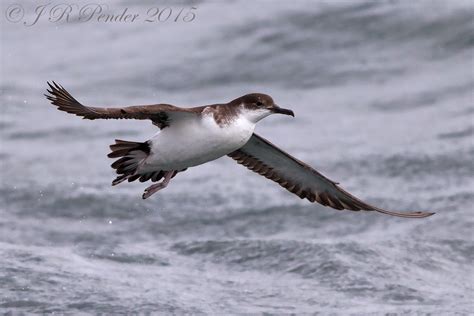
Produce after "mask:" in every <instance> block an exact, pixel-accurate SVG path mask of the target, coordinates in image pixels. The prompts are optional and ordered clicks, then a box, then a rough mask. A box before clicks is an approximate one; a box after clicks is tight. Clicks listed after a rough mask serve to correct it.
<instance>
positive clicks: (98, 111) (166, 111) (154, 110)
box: [45, 81, 203, 128]
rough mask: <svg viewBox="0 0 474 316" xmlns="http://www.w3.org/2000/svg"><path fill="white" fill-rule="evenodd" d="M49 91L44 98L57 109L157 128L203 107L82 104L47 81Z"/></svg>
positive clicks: (198, 112)
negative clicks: (124, 120)
mask: <svg viewBox="0 0 474 316" xmlns="http://www.w3.org/2000/svg"><path fill="white" fill-rule="evenodd" d="M48 85H49V88H50V89H48V90H47V91H48V93H49V95H48V94H45V96H46V98H48V100H50V101H51V103H52V104H54V105H55V106H57V107H58V110H60V111H64V112H68V113H71V114H75V115H77V116H81V117H82V118H84V119H89V120H95V119H136V120H151V121H153V124H155V125H156V126H158V127H159V128H165V127H167V126H169V124H170V122H171V121H173V120H175V119H179V118H181V117H185V116H187V115H199V114H200V113H201V111H202V108H203V107H197V108H180V107H177V106H173V105H170V104H152V105H135V106H127V107H117V108H99V107H91V106H85V105H82V104H81V103H80V102H79V101H77V100H76V99H75V98H74V97H73V96H72V95H71V94H69V92H67V91H66V89H64V88H63V87H62V86H60V85H58V84H57V83H55V82H54V81H53V83H52V84H50V83H49V82H48Z"/></svg>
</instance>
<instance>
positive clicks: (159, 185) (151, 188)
mask: <svg viewBox="0 0 474 316" xmlns="http://www.w3.org/2000/svg"><path fill="white" fill-rule="evenodd" d="M165 187H166V186H165V185H163V183H157V184H153V185H150V186H149V187H148V188H146V189H145V191H144V192H143V195H142V198H143V199H146V198H149V197H150V196H152V195H153V194H155V193H156V192H158V191H160V190H161V189H164V188H165Z"/></svg>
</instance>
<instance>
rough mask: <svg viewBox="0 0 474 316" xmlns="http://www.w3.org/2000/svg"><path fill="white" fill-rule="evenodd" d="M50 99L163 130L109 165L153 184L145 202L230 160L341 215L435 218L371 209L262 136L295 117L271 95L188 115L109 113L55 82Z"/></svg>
mask: <svg viewBox="0 0 474 316" xmlns="http://www.w3.org/2000/svg"><path fill="white" fill-rule="evenodd" d="M48 85H49V88H50V89H48V90H47V91H48V93H49V95H48V94H45V96H46V97H47V98H48V99H49V100H50V101H51V103H52V104H53V105H55V106H57V108H58V110H60V111H65V112H68V113H71V114H75V115H77V116H81V117H82V118H83V119H89V120H95V119H137V120H151V121H152V123H153V124H154V125H156V126H157V127H158V128H160V129H161V131H159V132H158V133H157V134H155V135H154V136H153V137H152V138H151V139H149V140H147V141H145V142H133V141H125V140H120V139H116V140H115V143H114V144H112V145H110V149H111V150H112V152H111V153H109V154H108V157H109V158H118V159H117V160H116V161H115V162H114V163H112V168H113V169H115V170H116V172H117V174H118V176H117V178H116V179H115V180H113V182H112V185H117V184H119V183H121V182H123V181H125V180H127V181H128V182H132V181H135V180H139V181H140V182H145V181H148V180H151V181H152V182H158V181H159V180H161V179H163V180H162V181H161V182H158V183H155V184H153V185H151V186H149V187H148V188H146V189H145V192H144V193H143V196H142V197H143V199H146V198H148V197H150V196H151V195H152V194H154V193H156V192H157V191H159V190H161V189H164V188H165V187H166V186H167V185H168V184H169V182H170V180H171V179H172V178H173V177H174V176H176V174H177V173H179V172H182V171H184V170H186V169H187V168H189V167H194V166H197V165H201V164H203V163H206V162H209V161H212V160H215V159H217V158H220V157H222V156H225V155H227V156H229V157H231V158H232V159H234V160H235V161H237V163H239V164H242V165H244V166H245V167H247V168H248V169H250V170H252V171H254V172H256V173H258V174H260V175H262V176H264V177H266V178H268V179H270V180H273V181H275V182H276V183H278V184H279V185H280V186H282V187H284V188H285V189H287V190H288V191H290V192H291V193H294V194H296V195H297V196H299V197H300V198H302V199H305V198H306V199H307V200H309V201H310V202H318V203H320V204H322V205H325V206H329V207H332V208H334V209H337V210H350V211H376V212H379V213H383V214H387V215H393V216H398V217H408V218H422V217H427V216H430V215H433V214H434V213H429V212H393V211H388V210H385V209H382V208H379V207H376V206H373V205H371V204H369V203H366V202H364V201H362V200H360V199H358V198H357V197H355V196H353V195H352V194H350V193H349V192H347V191H345V190H344V189H342V188H341V187H340V186H339V185H338V183H337V182H334V181H332V180H330V179H328V178H326V177H325V176H324V175H322V174H321V173H319V172H318V171H316V170H315V169H313V168H312V167H310V166H309V165H307V164H306V163H304V162H302V161H300V160H298V159H296V158H294V157H293V156H291V155H290V154H288V153H286V152H285V151H283V150H281V149H279V148H278V147H276V146H275V145H273V144H272V143H271V142H269V141H268V140H266V139H265V138H263V137H261V136H259V135H257V134H255V133H254V129H255V125H256V124H257V122H258V121H260V120H261V119H263V118H265V117H267V116H268V115H270V114H275V113H278V114H285V115H291V116H294V114H293V111H291V110H288V109H284V108H281V107H279V106H278V105H276V104H275V103H274V102H273V99H272V98H271V97H270V96H269V95H266V94H262V93H251V94H247V95H244V96H241V97H240V98H237V99H235V100H232V101H230V102H229V103H223V104H212V105H204V106H198V107H192V108H181V107H177V106H174V105H171V104H162V103H161V104H152V105H136V106H126V107H113V108H109V107H107V108H101V107H91V106H85V105H82V104H81V103H79V102H78V101H77V100H76V99H75V98H73V97H72V96H71V95H70V94H69V92H67V91H66V90H65V89H64V88H63V87H62V86H60V85H58V84H56V83H55V82H54V81H53V82H52V84H51V83H49V82H48Z"/></svg>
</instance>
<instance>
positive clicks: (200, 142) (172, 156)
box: [140, 116, 255, 172]
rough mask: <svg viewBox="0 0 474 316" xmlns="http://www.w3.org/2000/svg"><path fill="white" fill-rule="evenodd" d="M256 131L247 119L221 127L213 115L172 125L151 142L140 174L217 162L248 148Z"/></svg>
mask: <svg viewBox="0 0 474 316" xmlns="http://www.w3.org/2000/svg"><path fill="white" fill-rule="evenodd" d="M254 128H255V124H253V123H251V122H249V121H247V120H246V119H239V120H235V121H234V122H232V123H230V124H229V125H226V126H224V127H220V126H219V125H217V124H216V122H215V121H214V118H213V117H212V116H204V117H203V118H201V117H196V118H189V119H186V120H180V121H179V122H173V123H172V124H170V126H169V127H167V128H164V129H163V130H162V131H160V132H159V133H157V134H156V135H155V136H154V137H153V138H152V139H151V152H150V156H149V157H148V158H147V159H146V161H145V163H144V164H143V165H142V167H141V168H140V169H141V170H140V171H142V172H143V171H156V170H182V169H185V168H188V167H192V166H197V165H200V164H203V163H205V162H208V161H211V160H214V159H217V158H219V157H222V156H224V155H227V154H229V153H231V152H233V151H234V150H237V149H239V148H240V147H242V146H243V145H245V143H247V141H248V140H249V139H250V137H251V136H252V133H253V130H254Z"/></svg>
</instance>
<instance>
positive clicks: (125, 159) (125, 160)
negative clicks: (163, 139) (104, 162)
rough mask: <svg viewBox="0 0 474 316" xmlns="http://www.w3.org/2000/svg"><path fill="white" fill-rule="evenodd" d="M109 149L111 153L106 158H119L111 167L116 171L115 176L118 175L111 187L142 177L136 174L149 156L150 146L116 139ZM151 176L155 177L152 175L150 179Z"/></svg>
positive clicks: (145, 143) (146, 143)
mask: <svg viewBox="0 0 474 316" xmlns="http://www.w3.org/2000/svg"><path fill="white" fill-rule="evenodd" d="M110 149H111V150H112V152H111V153H109V154H108V157H109V158H119V159H117V160H116V161H114V163H113V164H112V165H111V166H112V168H114V169H116V170H117V174H118V175H119V176H118V177H117V178H116V179H115V180H114V181H113V182H112V185H117V184H119V183H121V182H122V181H125V180H127V179H128V181H129V182H131V181H134V180H136V179H138V178H140V177H141V176H144V175H142V174H138V172H137V170H138V167H139V166H140V164H141V163H142V162H143V161H144V160H145V159H146V158H147V157H148V155H149V154H150V145H149V143H148V142H144V143H140V142H130V141H126V140H120V139H116V140H115V144H112V145H110ZM153 176H155V175H154V174H152V175H151V177H153ZM158 176H159V175H156V178H157V177H158ZM160 178H161V177H160Z"/></svg>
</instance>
